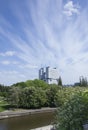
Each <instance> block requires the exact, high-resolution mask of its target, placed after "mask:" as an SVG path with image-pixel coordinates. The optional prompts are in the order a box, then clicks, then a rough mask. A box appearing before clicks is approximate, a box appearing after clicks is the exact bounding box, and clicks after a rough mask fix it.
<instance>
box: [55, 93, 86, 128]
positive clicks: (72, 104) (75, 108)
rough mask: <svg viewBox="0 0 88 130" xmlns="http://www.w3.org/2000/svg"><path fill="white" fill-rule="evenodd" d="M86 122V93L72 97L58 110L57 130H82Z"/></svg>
mask: <svg viewBox="0 0 88 130" xmlns="http://www.w3.org/2000/svg"><path fill="white" fill-rule="evenodd" d="M87 121H88V92H86V93H84V92H79V93H77V94H75V95H73V96H72V97H71V98H70V99H69V100H68V101H67V102H66V103H64V105H62V107H60V108H59V109H58V116H57V125H56V129H57V130H83V124H85V123H86V122H87Z"/></svg>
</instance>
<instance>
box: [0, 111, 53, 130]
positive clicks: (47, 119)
mask: <svg viewBox="0 0 88 130" xmlns="http://www.w3.org/2000/svg"><path fill="white" fill-rule="evenodd" d="M54 118H55V113H53V112H49V113H41V114H34V115H28V116H22V117H15V118H9V119H4V120H0V130H30V129H33V128H37V127H42V126H46V125H50V124H52V123H53V121H54Z"/></svg>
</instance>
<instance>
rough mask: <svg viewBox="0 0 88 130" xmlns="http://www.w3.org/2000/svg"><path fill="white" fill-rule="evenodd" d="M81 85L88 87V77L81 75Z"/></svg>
mask: <svg viewBox="0 0 88 130" xmlns="http://www.w3.org/2000/svg"><path fill="white" fill-rule="evenodd" d="M80 86H81V87H87V86H88V82H87V78H86V77H85V78H84V77H83V76H81V77H80Z"/></svg>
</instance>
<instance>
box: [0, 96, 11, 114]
mask: <svg viewBox="0 0 88 130" xmlns="http://www.w3.org/2000/svg"><path fill="white" fill-rule="evenodd" d="M9 106H10V105H9V104H8V103H7V102H6V101H5V99H4V98H3V97H0V112H2V111H5V110H8V108H9Z"/></svg>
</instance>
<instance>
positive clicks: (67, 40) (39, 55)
mask: <svg viewBox="0 0 88 130" xmlns="http://www.w3.org/2000/svg"><path fill="white" fill-rule="evenodd" d="M9 9H10V10H11V15H12V18H13V19H14V20H15V22H13V21H11V20H9V19H8V18H7V19H5V16H4V15H3V19H2V20H3V21H4V22H2V23H1V26H0V35H1V36H2V37H1V39H2V40H3V39H6V40H7V42H8V43H9V45H11V46H12V47H13V48H14V49H13V50H14V51H9V50H11V49H9V50H8V51H6V52H5V53H3V52H1V51H0V56H2V57H3V58H4V59H2V60H1V61H3V64H4V65H5V64H8V63H9V62H8V63H7V62H6V61H9V59H5V57H6V56H8V57H14V58H13V59H11V60H13V61H14V60H15V61H17V62H19V64H17V66H16V65H15V69H16V70H18V72H20V71H21V73H22V74H24V75H25V77H26V78H27V79H28V77H32V78H33V77H34V78H37V77H35V76H37V73H38V69H39V68H40V67H41V66H48V65H50V66H53V67H58V71H60V70H61V71H60V72H59V73H60V75H61V76H62V79H63V82H64V83H74V82H75V81H78V78H79V76H80V75H86V76H87V73H88V70H87V66H88V58H87V57H88V45H87V42H88V37H87V34H88V29H87V26H88V22H87V21H88V18H87V7H86V6H85V9H83V8H81V5H78V3H76V2H73V1H72V0H71V1H68V2H67V3H64V2H63V1H62V0H59V1H58V0H54V1H53V0H44V1H43V3H42V2H41V0H35V2H34V1H32V0H30V2H29V1H28V0H25V2H23V3H19V2H17V1H14V2H13V3H12V2H11V1H10V4H9ZM80 10H81V12H80ZM80 13H81V14H80ZM68 17H70V19H68ZM6 23H8V24H6ZM10 23H11V25H10ZM15 26H17V28H15ZM9 65H10V64H9ZM19 68H20V69H19ZM4 69H5V68H4ZM28 71H29V72H28ZM26 72H27V75H26ZM30 72H31V74H30ZM34 73H36V75H35V74H34ZM27 76H28V77H27ZM22 79H23V78H22ZM19 80H21V77H20V78H19ZM15 81H16V79H15ZM17 81H18V79H17Z"/></svg>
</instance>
